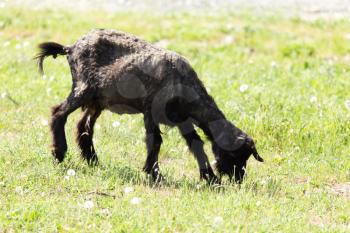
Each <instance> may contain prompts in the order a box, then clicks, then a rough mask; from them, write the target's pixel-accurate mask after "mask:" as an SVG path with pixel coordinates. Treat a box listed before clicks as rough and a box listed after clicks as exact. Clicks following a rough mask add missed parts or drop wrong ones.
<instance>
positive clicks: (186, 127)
mask: <svg viewBox="0 0 350 233" xmlns="http://www.w3.org/2000/svg"><path fill="white" fill-rule="evenodd" d="M179 129H180V133H181V135H182V136H183V137H184V138H185V140H186V143H187V146H188V147H189V149H190V151H191V152H192V153H193V155H194V156H195V158H196V160H197V163H198V166H199V174H200V179H204V180H206V181H207V182H208V183H209V184H219V183H220V181H219V179H218V178H217V177H216V175H215V174H214V172H213V169H212V168H211V166H210V163H209V160H208V156H207V155H206V154H205V152H204V148H203V145H204V142H203V141H202V139H201V138H200V137H199V135H198V134H197V132H196V130H195V129H194V127H193V125H192V124H191V123H189V122H186V123H184V124H182V125H180V126H179Z"/></svg>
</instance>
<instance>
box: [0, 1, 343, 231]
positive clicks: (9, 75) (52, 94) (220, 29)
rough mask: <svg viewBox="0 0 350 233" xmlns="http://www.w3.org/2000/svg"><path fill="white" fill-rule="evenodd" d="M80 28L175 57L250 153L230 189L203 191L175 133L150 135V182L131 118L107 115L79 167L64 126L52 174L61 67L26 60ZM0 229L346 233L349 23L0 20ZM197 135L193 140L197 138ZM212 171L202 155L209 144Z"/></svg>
mask: <svg viewBox="0 0 350 233" xmlns="http://www.w3.org/2000/svg"><path fill="white" fill-rule="evenodd" d="M92 28H114V29H119V30H123V31H127V32H130V33H133V34H135V35H137V36H140V37H142V38H144V39H146V40H148V41H150V42H152V43H156V44H158V45H159V46H162V47H166V48H168V49H170V50H174V51H176V52H178V53H180V54H182V55H183V56H185V57H186V58H187V59H188V60H189V61H190V63H191V64H192V65H193V66H194V68H195V69H196V71H197V72H198V75H199V76H200V78H201V80H202V81H203V82H204V84H205V86H206V87H207V89H208V91H209V92H210V94H211V95H212V96H213V97H214V99H215V100H216V102H217V104H218V105H219V107H220V108H221V109H222V111H223V112H224V113H225V114H226V116H227V118H229V119H230V120H232V121H233V122H234V123H235V124H236V125H237V126H239V127H240V128H242V129H243V130H244V131H246V132H248V133H249V134H250V135H251V136H252V137H253V138H254V139H255V140H256V143H257V147H258V150H259V152H260V154H261V156H262V157H263V158H264V159H265V163H263V164H261V163H258V162H256V161H255V160H254V159H250V160H249V166H248V168H247V169H248V176H247V179H246V180H245V182H244V183H243V184H242V185H241V186H240V187H239V186H237V185H234V184H230V183H229V182H227V181H224V183H223V185H222V187H219V188H218V187H216V188H214V187H208V186H207V185H206V184H205V183H204V182H201V181H200V180H199V172H198V168H197V164H196V161H195V159H194V158H193V156H192V155H191V154H190V152H189V151H188V149H187V148H186V145H185V142H184V140H183V139H182V138H181V137H180V135H179V133H178V131H177V129H172V128H168V127H162V128H161V130H162V132H163V141H164V143H163V146H162V149H161V153H160V166H161V169H162V171H163V173H164V175H165V176H166V177H167V180H166V181H164V182H163V183H162V184H160V185H155V184H153V183H152V182H151V181H150V180H149V178H148V177H146V175H145V174H143V172H142V171H141V170H142V166H143V163H144V161H145V158H146V149H145V144H144V141H143V139H144V134H145V132H144V129H143V121H142V116H141V115H133V116H131V115H123V116H119V115H116V114H112V113H110V112H108V111H106V112H104V113H103V114H102V116H101V117H100V118H99V119H98V122H97V125H96V127H95V137H94V138H95V139H94V140H95V146H96V150H97V152H98V155H99V158H100V164H99V165H98V166H97V167H94V168H91V167H89V166H87V165H86V164H85V163H84V162H83V161H82V160H81V159H80V157H79V151H78V149H77V146H76V145H75V142H74V133H75V124H76V122H77V121H78V119H79V116H80V115H81V111H76V112H75V113H73V114H72V115H71V116H70V118H69V119H68V123H67V125H66V133H67V140H68V146H69V151H68V154H67V158H66V160H65V162H64V163H62V164H60V165H54V164H53V162H52V158H51V155H50V133H49V126H48V125H49V122H50V108H51V107H52V106H53V105H55V104H58V103H59V102H61V101H63V100H64V98H65V97H66V96H67V95H68V93H69V91H70V88H71V76H70V72H69V67H68V64H67V61H66V59H65V58H64V57H59V58H57V59H56V60H54V59H52V58H49V59H47V60H46V61H45V75H44V76H41V75H39V74H38V72H37V67H36V63H35V61H33V59H32V58H33V56H34V55H35V53H36V52H37V49H36V46H37V44H38V43H40V42H43V41H48V40H49V41H57V42H60V43H62V44H66V45H69V44H72V43H74V42H75V41H76V40H77V39H78V38H79V37H80V36H82V35H83V34H85V33H87V32H88V31H89V30H90V29H92ZM0 83H1V84H0V232H24V231H32V232H39V231H41V232H123V231H124V232H273V231H279V232H309V231H314V232H349V230H350V191H349V189H350V145H349V144H350V22H349V21H348V20H322V19H319V20H315V21H304V20H302V19H300V18H297V17H288V18H287V17H285V16H283V15H282V14H264V15H259V16H256V15H255V14H253V13H250V12H249V11H247V12H235V13H219V12H218V13H215V14H213V13H211V14H209V13H196V14H194V13H185V12H183V13H180V12H178V13H171V12H168V13H165V14H151V13H147V12H142V13H136V12H131V13H111V12H101V11H99V12H98V11H89V12H79V13H77V12H73V11H69V10H67V11H64V12H63V11H58V10H57V11H55V10H46V11H45V10H40V11H33V10H28V9H20V8H6V7H5V8H1V9H0ZM201 136H202V137H203V138H205V137H204V135H203V134H202V133H201ZM206 150H207V152H208V154H209V156H210V160H211V161H212V160H214V157H213V155H212V153H211V151H210V145H209V144H208V143H207V145H206Z"/></svg>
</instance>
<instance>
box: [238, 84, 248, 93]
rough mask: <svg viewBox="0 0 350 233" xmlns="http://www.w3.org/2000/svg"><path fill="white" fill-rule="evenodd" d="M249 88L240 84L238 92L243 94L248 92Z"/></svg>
mask: <svg viewBox="0 0 350 233" xmlns="http://www.w3.org/2000/svg"><path fill="white" fill-rule="evenodd" d="M248 88H249V86H248V85H247V84H242V85H241V86H240V87H239V90H240V92H245V91H246V90H248Z"/></svg>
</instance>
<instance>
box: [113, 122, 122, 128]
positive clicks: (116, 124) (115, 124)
mask: <svg viewBox="0 0 350 233" xmlns="http://www.w3.org/2000/svg"><path fill="white" fill-rule="evenodd" d="M119 125H120V122H119V121H115V122H113V124H112V126H113V127H114V128H115V127H118V126H119Z"/></svg>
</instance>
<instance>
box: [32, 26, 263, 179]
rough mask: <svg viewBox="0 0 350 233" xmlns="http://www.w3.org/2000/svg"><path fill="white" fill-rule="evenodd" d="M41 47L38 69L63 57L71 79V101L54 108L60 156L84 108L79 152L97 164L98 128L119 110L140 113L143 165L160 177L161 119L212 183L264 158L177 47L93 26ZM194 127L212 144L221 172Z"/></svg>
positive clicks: (57, 155)
mask: <svg viewBox="0 0 350 233" xmlns="http://www.w3.org/2000/svg"><path fill="white" fill-rule="evenodd" d="M39 48H40V52H39V53H38V54H37V56H36V57H35V58H36V59H38V66H39V71H40V72H41V73H42V72H43V62H44V59H45V58H46V57H48V56H53V57H54V58H56V57H57V55H66V56H67V60H68V63H69V66H70V70H71V74H72V79H73V86H72V90H71V93H70V94H69V96H68V97H67V99H66V100H65V101H63V102H62V103H61V104H59V105H57V106H55V107H53V109H52V120H51V124H50V127H51V131H52V137H53V144H52V154H53V156H54V158H55V159H56V160H57V161H58V162H62V161H63V159H64V156H65V152H66V151H67V142H66V137H65V130H64V125H65V123H66V120H67V117H68V115H69V114H70V113H72V112H73V111H75V110H76V109H78V108H80V107H81V108H82V109H83V111H84V113H83V116H82V118H81V120H80V121H79V123H78V125H77V137H76V140H77V143H78V145H79V147H80V149H81V156H82V158H83V159H85V160H86V161H87V162H88V164H90V165H95V164H97V162H98V158H97V155H96V152H95V149H94V145H93V141H92V137H93V128H94V124H95V122H96V120H97V118H98V117H99V116H100V114H101V112H102V111H103V110H104V109H108V110H110V111H112V112H114V113H118V114H124V113H127V114H136V113H143V120H144V125H145V129H146V139H145V141H146V145H147V159H146V162H145V165H144V167H143V170H144V171H145V172H146V173H147V174H150V175H151V176H152V178H153V179H154V180H155V181H160V180H161V179H162V178H163V177H162V175H161V173H160V170H159V164H158V154H159V150H160V146H161V144H162V137H161V131H160V129H159V124H166V125H169V126H172V127H173V126H176V127H178V128H179V130H180V133H181V135H182V136H183V137H184V139H185V140H186V143H187V145H188V147H189V149H190V151H191V152H192V153H193V154H194V156H195V158H196V160H197V162H198V166H199V171H200V178H201V179H205V180H206V181H207V182H209V183H220V181H221V177H222V175H228V176H229V178H230V179H232V177H234V180H235V181H237V182H241V181H242V179H243V177H244V175H245V167H246V163H247V160H248V158H249V157H250V155H251V154H253V156H254V157H255V159H256V160H258V161H260V162H263V159H262V158H261V157H260V156H259V154H258V152H257V150H256V148H255V145H254V142H253V140H252V139H251V138H250V137H249V136H248V135H247V134H246V133H244V132H243V131H242V130H240V129H239V128H237V127H236V126H235V125H233V124H232V123H230V122H229V121H228V120H227V119H226V118H225V116H224V114H223V113H222V112H221V111H220V110H219V108H218V106H217V105H216V103H215V101H214V100H213V98H212V97H211V96H210V95H209V94H208V93H207V91H206V89H205V87H204V86H203V84H202V82H201V81H200V80H199V78H198V77H197V74H196V72H195V71H194V70H193V68H192V67H191V65H190V64H189V62H188V61H187V60H186V59H185V58H183V57H182V56H180V55H178V54H177V53H175V52H171V51H168V50H165V49H162V48H159V47H156V46H154V45H152V44H150V43H148V42H146V41H144V40H142V39H139V38H137V37H135V36H133V35H130V34H127V33H124V32H120V31H116V30H107V29H95V30H92V31H91V32H89V33H88V34H87V35H85V36H83V37H82V38H80V39H79V40H78V41H77V42H76V43H75V44H74V45H72V46H63V45H60V44H58V43H55V42H45V43H42V44H40V45H39ZM194 125H196V126H198V127H199V128H201V129H202V130H203V132H204V133H205V135H206V136H207V137H208V139H209V140H210V141H211V143H212V151H213V153H214V155H215V159H216V169H217V171H218V173H219V178H218V177H217V176H216V175H215V173H214V171H213V169H212V168H211V166H210V163H209V160H208V157H207V155H206V153H205V152H204V149H203V144H204V143H203V141H202V139H201V138H200V136H199V135H198V134H197V132H196V130H195V128H194Z"/></svg>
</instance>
